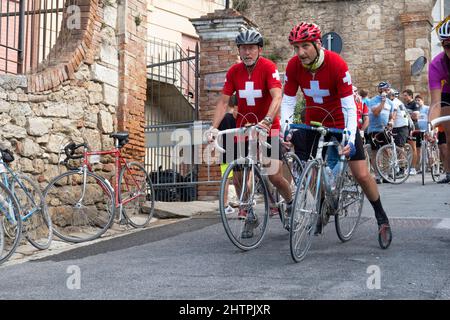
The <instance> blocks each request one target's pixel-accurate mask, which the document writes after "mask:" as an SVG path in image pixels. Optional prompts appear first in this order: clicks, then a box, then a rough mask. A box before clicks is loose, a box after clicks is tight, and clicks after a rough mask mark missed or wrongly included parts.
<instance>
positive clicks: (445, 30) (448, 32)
mask: <svg viewBox="0 0 450 320" xmlns="http://www.w3.org/2000/svg"><path fill="white" fill-rule="evenodd" d="M437 34H438V37H439V40H441V41H444V40H448V39H450V20H447V21H446V22H444V23H443V24H442V25H441V26H440V27H439V28H438V29H437Z"/></svg>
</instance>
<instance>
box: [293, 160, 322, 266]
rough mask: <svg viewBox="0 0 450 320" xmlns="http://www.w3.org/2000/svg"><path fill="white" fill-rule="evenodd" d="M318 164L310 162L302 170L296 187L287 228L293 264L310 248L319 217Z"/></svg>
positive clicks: (300, 259)
mask: <svg viewBox="0 0 450 320" xmlns="http://www.w3.org/2000/svg"><path fill="white" fill-rule="evenodd" d="M318 179H321V178H320V164H319V162H318V161H315V160H312V161H310V162H308V163H307V165H306V167H305V169H304V170H303V173H302V177H301V179H300V183H299V185H298V187H297V190H296V193H295V198H294V203H293V207H292V214H291V219H290V228H289V247H290V252H291V257H292V259H293V260H294V261H295V262H300V261H302V260H303V259H304V258H305V256H306V254H307V253H308V250H309V248H310V246H311V242H312V237H313V236H314V232H315V230H316V224H317V220H318V218H319V215H320V209H321V208H320V205H321V203H320V198H321V190H320V188H321V181H320V180H318Z"/></svg>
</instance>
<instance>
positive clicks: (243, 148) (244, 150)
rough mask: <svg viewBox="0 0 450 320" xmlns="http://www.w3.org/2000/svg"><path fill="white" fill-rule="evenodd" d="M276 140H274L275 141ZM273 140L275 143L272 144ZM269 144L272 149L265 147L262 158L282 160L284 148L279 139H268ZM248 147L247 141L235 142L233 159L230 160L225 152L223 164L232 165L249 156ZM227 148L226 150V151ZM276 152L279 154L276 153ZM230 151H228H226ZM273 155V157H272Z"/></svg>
mask: <svg viewBox="0 0 450 320" xmlns="http://www.w3.org/2000/svg"><path fill="white" fill-rule="evenodd" d="M273 138H274V139H273ZM272 139H273V140H274V143H273V144H272ZM267 143H268V144H270V145H271V146H272V148H270V149H267V148H265V147H263V150H262V156H263V157H267V158H273V159H277V160H281V159H282V154H281V152H282V148H281V142H280V138H279V137H267ZM248 147H249V142H248V140H246V141H245V142H244V141H242V142H234V144H233V158H229V156H228V155H227V153H226V152H225V153H224V154H223V156H222V163H230V162H231V161H233V160H236V159H238V158H243V157H246V156H248ZM226 149H227V148H225V150H226ZM274 150H276V151H277V152H274ZM226 151H228V150H226ZM272 154H273V157H272Z"/></svg>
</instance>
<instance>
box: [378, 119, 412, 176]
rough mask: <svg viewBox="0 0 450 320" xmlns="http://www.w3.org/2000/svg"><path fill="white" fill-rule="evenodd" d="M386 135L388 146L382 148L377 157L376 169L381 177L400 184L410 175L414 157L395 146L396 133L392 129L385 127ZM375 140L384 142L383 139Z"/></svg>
mask: <svg viewBox="0 0 450 320" xmlns="http://www.w3.org/2000/svg"><path fill="white" fill-rule="evenodd" d="M379 134H384V135H385V137H387V141H389V143H388V144H385V145H384V146H382V147H381V148H380V149H379V150H378V151H377V154H376V156H375V167H376V169H377V171H378V173H379V174H380V176H381V177H382V178H383V179H385V180H386V181H388V182H389V183H393V184H400V183H403V182H405V181H406V180H407V179H408V177H409V174H410V169H411V161H412V156H409V155H408V153H407V151H406V150H405V149H404V148H402V147H399V146H397V145H396V144H395V141H394V133H392V128H391V127H385V129H384V132H382V133H379ZM373 139H376V140H378V142H382V141H383V139H381V138H380V139H377V136H374V137H373Z"/></svg>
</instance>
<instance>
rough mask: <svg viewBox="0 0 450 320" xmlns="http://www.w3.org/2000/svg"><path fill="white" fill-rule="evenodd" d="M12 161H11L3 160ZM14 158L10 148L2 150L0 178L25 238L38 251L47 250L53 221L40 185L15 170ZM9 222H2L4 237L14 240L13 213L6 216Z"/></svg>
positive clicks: (50, 239)
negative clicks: (12, 199) (14, 204)
mask: <svg viewBox="0 0 450 320" xmlns="http://www.w3.org/2000/svg"><path fill="white" fill-rule="evenodd" d="M6 160H11V161H6ZM13 160H14V157H13V155H12V153H11V152H10V151H9V150H3V151H2V156H1V157H0V178H1V181H2V183H3V184H4V186H5V187H6V188H8V189H9V190H10V191H11V193H12V195H13V196H14V197H15V198H16V200H17V203H18V205H19V210H20V217H21V221H22V232H23V233H24V235H25V238H26V239H27V240H28V242H30V243H31V244H32V245H33V246H34V247H36V248H37V249H39V250H44V249H48V247H50V243H51V241H52V237H53V232H52V222H51V219H50V215H49V213H48V209H47V205H46V203H45V201H44V196H43V195H42V191H41V188H40V186H39V185H38V184H37V183H36V182H35V181H34V180H33V179H31V178H30V177H28V176H27V175H25V174H23V173H16V172H15V171H14V170H13V169H12V168H11V167H10V166H9V163H11V162H12V161H13ZM5 218H6V219H8V220H10V222H11V223H6V222H5V221H4V222H3V227H4V228H5V230H4V231H5V232H4V234H5V236H6V237H7V238H9V239H14V238H15V236H16V231H15V230H14V229H11V226H12V225H14V224H15V221H14V219H15V218H14V216H13V215H5Z"/></svg>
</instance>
